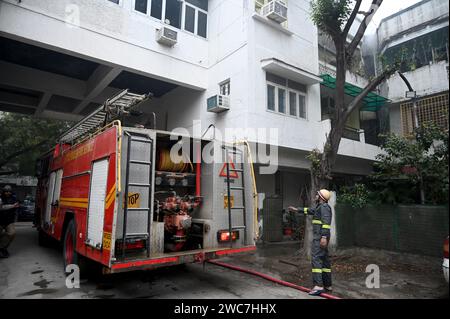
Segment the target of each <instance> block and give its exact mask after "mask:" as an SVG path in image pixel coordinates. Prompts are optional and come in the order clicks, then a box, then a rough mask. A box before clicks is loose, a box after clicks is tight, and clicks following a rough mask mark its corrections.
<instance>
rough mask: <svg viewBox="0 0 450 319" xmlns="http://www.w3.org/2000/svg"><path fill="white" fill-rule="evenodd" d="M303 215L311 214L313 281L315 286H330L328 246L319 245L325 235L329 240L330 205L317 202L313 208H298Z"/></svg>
mask: <svg viewBox="0 0 450 319" xmlns="http://www.w3.org/2000/svg"><path fill="white" fill-rule="evenodd" d="M298 209H299V210H300V211H302V212H303V213H304V214H305V215H312V216H313V219H312V224H313V242H312V246H311V258H312V260H311V262H312V275H313V283H314V285H316V286H321V287H323V286H325V287H331V263H330V258H329V256H328V248H327V247H326V248H322V247H320V239H321V238H322V237H326V238H327V240H328V241H329V240H330V231H331V219H332V212H331V207H330V205H328V204H327V203H322V204H318V205H317V206H316V207H315V208H306V207H305V208H303V207H299V208H298Z"/></svg>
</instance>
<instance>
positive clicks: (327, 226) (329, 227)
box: [322, 224, 331, 229]
mask: <svg viewBox="0 0 450 319" xmlns="http://www.w3.org/2000/svg"><path fill="white" fill-rule="evenodd" d="M322 228H325V229H331V225H326V224H323V225H322Z"/></svg>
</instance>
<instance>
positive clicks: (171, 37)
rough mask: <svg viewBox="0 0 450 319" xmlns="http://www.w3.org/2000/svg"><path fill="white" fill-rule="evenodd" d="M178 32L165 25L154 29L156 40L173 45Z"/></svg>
mask: <svg viewBox="0 0 450 319" xmlns="http://www.w3.org/2000/svg"><path fill="white" fill-rule="evenodd" d="M177 37H178V33H177V31H175V30H172V29H169V28H167V27H162V28H161V29H157V30H156V42H158V43H160V44H163V45H167V46H169V47H173V46H174V45H175V44H176V43H177Z"/></svg>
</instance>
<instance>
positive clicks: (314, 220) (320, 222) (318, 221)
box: [312, 219, 322, 225]
mask: <svg viewBox="0 0 450 319" xmlns="http://www.w3.org/2000/svg"><path fill="white" fill-rule="evenodd" d="M312 223H313V224H317V225H322V221H321V220H318V219H313V220H312Z"/></svg>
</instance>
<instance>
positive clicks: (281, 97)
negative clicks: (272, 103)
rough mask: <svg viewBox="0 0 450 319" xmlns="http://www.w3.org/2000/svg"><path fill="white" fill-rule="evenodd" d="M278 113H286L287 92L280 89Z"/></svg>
mask: <svg viewBox="0 0 450 319" xmlns="http://www.w3.org/2000/svg"><path fill="white" fill-rule="evenodd" d="M278 112H280V113H286V90H284V89H280V88H278Z"/></svg>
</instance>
